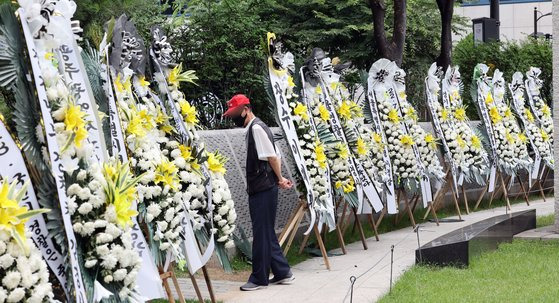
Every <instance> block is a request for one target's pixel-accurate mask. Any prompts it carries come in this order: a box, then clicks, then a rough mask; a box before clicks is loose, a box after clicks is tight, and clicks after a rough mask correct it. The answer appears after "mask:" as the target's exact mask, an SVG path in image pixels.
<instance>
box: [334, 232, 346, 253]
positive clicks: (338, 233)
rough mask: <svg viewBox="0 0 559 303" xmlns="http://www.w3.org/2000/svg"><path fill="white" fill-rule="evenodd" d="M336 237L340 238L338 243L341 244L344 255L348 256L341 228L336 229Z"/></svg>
mask: <svg viewBox="0 0 559 303" xmlns="http://www.w3.org/2000/svg"><path fill="white" fill-rule="evenodd" d="M336 235H337V236H338V243H339V244H340V248H341V249H342V253H343V254H344V255H346V254H347V250H346V249H345V241H344V237H343V236H342V232H341V231H340V229H339V228H336Z"/></svg>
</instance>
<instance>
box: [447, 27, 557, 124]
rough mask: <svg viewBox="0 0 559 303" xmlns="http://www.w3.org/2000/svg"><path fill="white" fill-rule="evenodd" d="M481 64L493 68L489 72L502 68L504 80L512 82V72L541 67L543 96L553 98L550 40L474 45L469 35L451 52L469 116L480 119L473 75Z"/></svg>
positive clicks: (524, 71) (548, 98)
mask: <svg viewBox="0 0 559 303" xmlns="http://www.w3.org/2000/svg"><path fill="white" fill-rule="evenodd" d="M478 63H485V64H487V66H489V67H490V74H491V73H492V72H493V71H494V70H495V69H499V70H500V71H502V72H503V73H504V77H505V80H507V81H510V80H511V78H512V75H513V74H514V73H515V72H517V71H519V72H522V73H523V74H524V73H526V71H528V69H529V68H530V67H531V66H535V67H539V68H541V70H542V74H541V76H540V77H541V79H542V80H543V81H544V86H543V88H542V92H541V93H542V96H543V97H544V98H546V100H548V102H549V100H551V87H552V73H553V70H552V49H551V42H550V41H547V40H543V39H533V38H528V39H526V40H523V41H501V42H491V43H481V44H478V45H474V42H473V36H472V35H471V34H470V35H468V36H466V37H465V38H464V39H462V40H461V41H460V42H458V43H457V44H456V46H455V47H454V50H453V54H452V64H453V65H458V66H460V72H461V74H462V81H463V82H464V93H463V96H462V97H463V98H464V102H465V104H467V105H468V106H469V107H468V115H469V116H470V118H473V119H477V118H478V117H477V113H476V110H475V105H474V104H473V103H472V99H471V96H470V87H471V84H472V75H473V71H474V68H475V66H476V65H477V64H478Z"/></svg>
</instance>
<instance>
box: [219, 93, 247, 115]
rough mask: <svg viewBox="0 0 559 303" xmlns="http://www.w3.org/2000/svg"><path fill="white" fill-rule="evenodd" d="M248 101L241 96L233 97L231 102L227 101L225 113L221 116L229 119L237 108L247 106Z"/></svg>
mask: <svg viewBox="0 0 559 303" xmlns="http://www.w3.org/2000/svg"><path fill="white" fill-rule="evenodd" d="M249 104H250V100H249V99H248V98H247V97H246V96H245V95H243V94H238V95H234V96H233V98H231V100H229V101H227V107H228V108H227V111H226V112H225V113H224V114H223V116H225V117H231V113H233V112H234V111H235V110H236V109H237V108H239V107H241V106H244V105H249Z"/></svg>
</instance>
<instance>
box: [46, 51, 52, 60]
mask: <svg viewBox="0 0 559 303" xmlns="http://www.w3.org/2000/svg"><path fill="white" fill-rule="evenodd" d="M53 59H54V53H51V52H47V53H45V60H48V61H52V60H53Z"/></svg>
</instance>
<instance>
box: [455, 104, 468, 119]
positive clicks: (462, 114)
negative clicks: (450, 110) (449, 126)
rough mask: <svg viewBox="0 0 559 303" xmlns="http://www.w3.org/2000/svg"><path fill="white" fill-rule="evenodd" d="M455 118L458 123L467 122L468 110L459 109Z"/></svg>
mask: <svg viewBox="0 0 559 303" xmlns="http://www.w3.org/2000/svg"><path fill="white" fill-rule="evenodd" d="M454 118H456V120H458V121H466V118H467V116H466V108H464V107H458V108H457V109H456V111H455V112H454Z"/></svg>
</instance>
